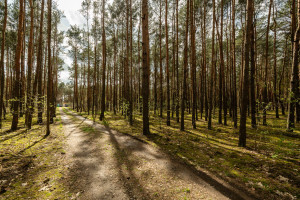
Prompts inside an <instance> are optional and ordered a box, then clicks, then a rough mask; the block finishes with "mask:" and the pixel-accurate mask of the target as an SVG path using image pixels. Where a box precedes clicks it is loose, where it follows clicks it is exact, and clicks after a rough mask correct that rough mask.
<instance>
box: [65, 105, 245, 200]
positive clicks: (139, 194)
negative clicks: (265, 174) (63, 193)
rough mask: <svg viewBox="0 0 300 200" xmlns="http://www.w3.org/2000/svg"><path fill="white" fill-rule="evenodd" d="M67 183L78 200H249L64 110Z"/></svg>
mask: <svg viewBox="0 0 300 200" xmlns="http://www.w3.org/2000/svg"><path fill="white" fill-rule="evenodd" d="M62 121H63V124H64V130H65V133H66V134H67V144H68V146H69V147H68V149H67V154H66V155H67V160H69V161H70V163H71V164H70V166H69V168H70V169H69V171H70V180H71V182H69V184H70V187H71V188H72V191H74V192H75V193H77V194H78V197H79V199H105V200H106V199H116V200H119V199H120V200H121V199H220V200H221V199H249V197H248V196H246V195H245V194H243V193H241V192H239V191H237V190H235V189H234V188H232V187H231V186H230V185H228V184H227V183H225V182H222V181H221V180H218V181H220V182H219V183H218V184H217V180H216V179H217V178H216V177H214V178H216V179H214V178H213V177H211V179H210V180H209V181H207V180H204V179H203V177H202V176H200V175H199V174H197V173H195V172H194V171H193V170H192V169H190V168H188V167H187V166H186V165H184V164H182V163H180V162H178V161H177V160H174V159H172V158H170V157H169V156H168V155H167V154H165V153H163V152H162V151H161V150H160V149H159V148H156V147H154V146H152V145H150V144H147V143H145V142H143V141H139V140H136V139H134V138H132V137H130V136H128V135H124V134H122V133H120V132H118V131H115V130H112V129H110V128H109V127H106V126H104V125H101V124H98V123H94V122H93V121H92V120H90V119H87V118H84V117H81V116H79V115H76V114H74V113H72V112H69V111H68V110H64V113H63V114H62Z"/></svg>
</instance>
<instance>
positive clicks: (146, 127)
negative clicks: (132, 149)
mask: <svg viewBox="0 0 300 200" xmlns="http://www.w3.org/2000/svg"><path fill="white" fill-rule="evenodd" d="M142 24H143V27H142V35H143V36H142V37H143V79H142V81H143V83H142V87H143V89H142V93H143V134H144V135H149V134H150V130H149V102H148V101H149V93H150V88H149V83H150V79H149V77H150V63H149V61H150V50H149V30H148V29H149V28H148V0H142Z"/></svg>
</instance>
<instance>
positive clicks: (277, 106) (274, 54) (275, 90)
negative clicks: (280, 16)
mask: <svg viewBox="0 0 300 200" xmlns="http://www.w3.org/2000/svg"><path fill="white" fill-rule="evenodd" d="M276 18H277V9H276V13H275V2H274V3H273V21H274V42H273V57H274V62H273V78H274V80H273V81H274V82H273V87H274V103H275V114H276V118H279V101H278V95H277V55H276V42H277V22H276Z"/></svg>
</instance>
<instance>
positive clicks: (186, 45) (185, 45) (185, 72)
mask: <svg viewBox="0 0 300 200" xmlns="http://www.w3.org/2000/svg"><path fill="white" fill-rule="evenodd" d="M189 12H190V0H187V8H186V23H185V36H184V37H185V38H184V58H183V59H184V60H183V83H182V98H181V123H180V130H181V131H184V129H185V127H184V111H185V104H186V99H187V98H186V96H187V83H186V78H187V67H188V34H189V14H190V13H189Z"/></svg>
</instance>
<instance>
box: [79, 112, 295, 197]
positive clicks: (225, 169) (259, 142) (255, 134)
mask: <svg viewBox="0 0 300 200" xmlns="http://www.w3.org/2000/svg"><path fill="white" fill-rule="evenodd" d="M80 115H81V116H83V117H88V118H90V119H92V117H91V116H87V113H80ZM96 121H97V122H99V119H98V118H96ZM101 123H102V124H104V125H106V126H109V127H111V128H113V129H115V130H118V131H119V132H122V133H125V134H129V135H131V136H133V137H136V138H139V139H142V140H144V141H147V142H148V143H150V144H152V145H154V146H157V147H159V148H161V149H162V150H164V151H166V152H168V153H169V154H171V155H173V156H175V157H177V158H180V159H181V160H183V161H184V162H186V163H188V164H189V165H193V166H194V167H195V168H197V169H199V170H202V169H206V170H207V171H209V172H210V173H212V174H214V175H217V176H218V177H220V178H222V179H224V180H226V181H229V182H230V183H233V184H235V185H236V186H238V187H242V188H244V189H247V190H248V191H249V192H251V193H255V195H258V196H259V197H267V198H268V199H293V198H294V199H296V198H300V189H299V187H298V186H299V185H300V181H299V179H300V175H299V172H300V167H299V166H300V156H299V155H300V140H299V138H300V129H299V127H297V128H296V129H295V130H294V132H293V133H288V132H286V117H285V116H281V117H280V118H279V119H276V118H275V114H274V113H272V112H269V114H268V116H267V123H268V126H262V125H261V124H260V122H258V128H257V129H252V128H251V125H250V119H248V121H247V123H248V124H247V148H240V147H238V146H237V144H238V136H239V135H238V130H237V129H234V128H233V122H232V121H231V120H230V119H229V120H228V126H224V125H219V124H218V123H217V119H214V120H213V130H208V129H207V122H205V121H204V120H201V119H200V120H199V121H197V129H193V128H192V123H191V115H186V120H185V125H186V131H184V132H182V131H180V127H179V124H178V123H176V121H175V120H174V119H172V120H171V126H170V127H168V126H166V116H163V118H160V117H158V116H155V115H154V114H153V113H151V116H150V131H151V133H152V134H151V136H149V137H145V136H143V135H142V134H141V133H142V116H141V115H140V114H139V113H135V115H134V125H133V126H130V125H129V123H128V121H127V119H124V116H121V115H120V114H117V115H114V114H113V113H110V112H106V113H105V122H101Z"/></svg>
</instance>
